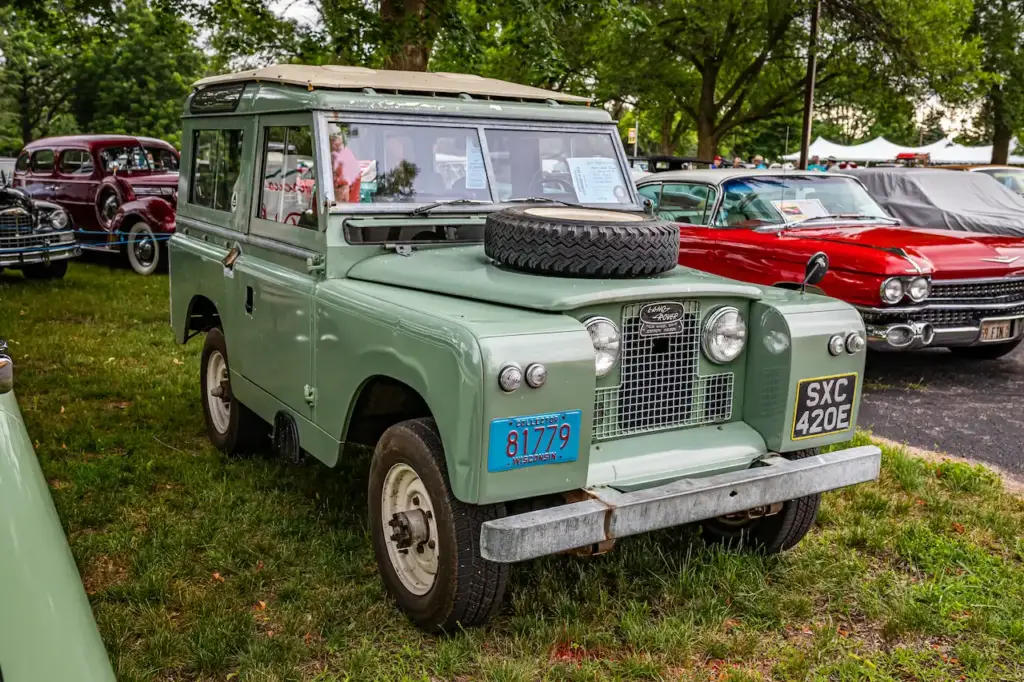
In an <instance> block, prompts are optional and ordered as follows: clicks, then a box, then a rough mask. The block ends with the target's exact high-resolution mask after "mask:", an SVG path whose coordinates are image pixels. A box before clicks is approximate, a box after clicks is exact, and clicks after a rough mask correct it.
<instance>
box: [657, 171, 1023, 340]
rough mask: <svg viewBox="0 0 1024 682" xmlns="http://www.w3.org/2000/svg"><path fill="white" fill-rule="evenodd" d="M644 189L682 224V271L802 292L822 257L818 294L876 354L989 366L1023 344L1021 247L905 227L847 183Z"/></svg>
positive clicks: (713, 181) (694, 177) (787, 179)
mask: <svg viewBox="0 0 1024 682" xmlns="http://www.w3.org/2000/svg"><path fill="white" fill-rule="evenodd" d="M897 172H900V173H906V172H913V171H905V170H904V171H897ZM936 172H938V173H942V171H936ZM946 175H947V176H948V177H950V178H955V177H957V176H955V175H953V174H952V173H946ZM986 180H987V179H986ZM637 184H638V187H639V191H640V194H642V195H644V196H645V197H647V198H649V199H650V200H651V201H652V202H653V203H654V210H655V213H656V214H657V215H658V216H659V217H662V218H665V219H667V220H673V221H675V222H677V223H680V224H681V227H680V234H681V238H680V251H679V262H680V264H682V265H688V266H690V267H694V268H699V269H702V270H707V271H710V272H714V273H716V274H719V275H724V276H726V277H732V278H734V279H738V280H743V281H747V282H756V283H758V284H771V285H776V286H781V287H785V288H798V287H799V286H800V281H801V278H802V277H803V272H804V263H806V262H807V258H808V257H809V256H810V255H812V254H814V253H816V252H818V251H823V252H825V253H826V254H827V255H828V257H829V260H830V269H829V271H828V274H827V275H826V276H825V278H824V279H823V280H822V281H821V283H820V284H818V285H817V287H815V291H820V292H822V293H825V294H827V295H829V296H834V297H836V298H841V299H843V300H844V301H848V302H850V303H852V304H853V305H854V306H856V308H857V310H859V311H860V314H861V316H862V317H863V319H864V322H865V324H866V326H867V334H868V341H869V343H870V345H871V347H872V348H875V349H881V350H890V349H893V350H899V349H908V348H923V347H927V346H942V347H947V348H949V349H950V350H952V351H953V352H954V353H957V354H959V355H963V356H965V357H970V358H980V359H990V358H998V357H1001V356H1003V355H1006V354H1007V353H1009V352H1010V351H1012V350H1013V349H1014V348H1016V347H1017V345H1019V344H1020V342H1021V338H1022V334H1024V239H1021V238H1016V237H1006V236H999V235H985V234H968V233H965V232H955V231H951V230H927V229H911V228H908V227H906V226H903V225H901V224H900V222H899V221H898V220H896V219H894V218H892V217H890V216H889V215H888V214H887V213H886V211H885V210H884V209H883V208H882V207H881V206H879V204H878V203H877V202H876V201H875V200H874V199H872V198H871V195H870V194H868V192H867V190H865V188H864V186H863V185H861V184H860V183H859V182H858V181H857V180H856V179H854V178H853V177H850V176H849V175H846V174H844V173H833V172H829V173H827V174H826V173H814V172H799V171H797V172H782V171H753V170H728V169H727V170H719V171H677V172H671V173H658V174H654V175H650V176H647V177H645V178H642V179H641V180H640V181H639V182H638V183H637ZM997 189H999V191H1000V192H1003V193H1006V192H1005V191H1004V190H1003V189H1001V188H998V187H997ZM1006 194H1008V193H1006Z"/></svg>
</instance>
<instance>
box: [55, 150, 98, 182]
mask: <svg viewBox="0 0 1024 682" xmlns="http://www.w3.org/2000/svg"><path fill="white" fill-rule="evenodd" d="M60 172H61V175H79V176H89V175H92V154H90V153H89V152H87V151H86V150H84V149H66V150H64V151H63V152H61V155H60Z"/></svg>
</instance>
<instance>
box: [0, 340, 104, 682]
mask: <svg viewBox="0 0 1024 682" xmlns="http://www.w3.org/2000/svg"><path fill="white" fill-rule="evenodd" d="M13 387H14V366H13V363H12V361H11V358H10V356H9V355H7V346H6V344H5V343H4V342H3V341H0V519H2V520H3V525H2V530H0V604H2V607H0V680H4V681H5V682H37V681H38V682H43V681H44V680H47V681H49V680H69V681H70V680H75V681H76V682H113V681H114V673H113V670H112V669H111V667H110V661H109V660H108V658H107V653H106V651H105V650H104V648H103V641H102V640H101V639H100V633H99V631H98V630H97V629H96V621H95V620H94V619H93V615H92V611H91V609H90V607H89V599H88V598H87V597H86V595H85V589H84V588H83V587H82V581H81V578H80V577H79V575H78V569H77V568H76V567H75V560H74V557H72V556H71V550H70V549H68V543H67V539H66V538H65V537H64V530H63V529H62V528H61V525H60V519H58V518H57V511H56V510H55V509H54V508H53V501H52V500H51V499H50V490H49V487H48V485H47V483H46V479H45V478H43V472H42V470H41V468H40V467H39V461H38V460H37V459H36V453H35V450H34V449H33V448H32V440H31V438H29V435H28V432H27V431H26V430H25V422H24V421H23V420H22V417H21V412H20V411H19V409H18V402H17V400H15V397H14V393H13Z"/></svg>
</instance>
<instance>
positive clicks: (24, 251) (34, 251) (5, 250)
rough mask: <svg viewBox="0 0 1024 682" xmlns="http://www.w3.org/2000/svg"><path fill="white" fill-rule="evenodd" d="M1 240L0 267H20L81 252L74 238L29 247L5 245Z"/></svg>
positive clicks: (72, 256) (70, 256)
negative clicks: (68, 240) (62, 241)
mask: <svg viewBox="0 0 1024 682" xmlns="http://www.w3.org/2000/svg"><path fill="white" fill-rule="evenodd" d="M3 241H4V240H2V239H0V268H20V267H22V266H25V265H35V264H37V263H49V262H50V261H55V260H64V259H67V258H75V257H76V256H80V255H81V254H82V250H81V248H79V246H78V244H77V243H76V242H75V241H74V239H72V240H71V241H70V242H65V243H57V244H50V245H47V246H31V247H5V246H4V243H3Z"/></svg>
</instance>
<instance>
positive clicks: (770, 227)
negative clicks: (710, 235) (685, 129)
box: [709, 171, 895, 231]
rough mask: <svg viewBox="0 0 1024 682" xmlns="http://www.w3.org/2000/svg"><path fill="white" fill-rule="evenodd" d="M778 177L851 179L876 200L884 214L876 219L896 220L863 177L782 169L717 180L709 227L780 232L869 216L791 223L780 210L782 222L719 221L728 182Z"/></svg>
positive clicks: (848, 221)
mask: <svg viewBox="0 0 1024 682" xmlns="http://www.w3.org/2000/svg"><path fill="white" fill-rule="evenodd" d="M777 178H786V179H791V180H804V179H808V178H809V179H811V180H817V179H818V178H821V179H825V180H827V181H829V182H832V181H846V182H852V183H853V184H855V185H856V186H857V187H859V188H860V189H861V191H863V192H864V194H865V195H866V196H867V197H868V198H869V199H871V201H872V202H874V204H875V206H877V207H878V209H879V210H880V211H881V213H882V215H881V216H880V217H874V218H873V219H877V220H886V221H891V220H895V219H894V218H893V217H892V216H891V215H889V212H888V211H887V210H886V209H885V207H884V206H882V204H881V203H879V201H878V200H877V199H875V198H874V197H873V196H871V193H870V192H869V191H868V188H867V187H865V186H864V183H862V182H861V181H860V180H858V179H857V178H856V177H854V176H852V175H846V174H844V173H831V174H826V173H822V172H807V171H795V172H792V173H786V172H783V171H779V172H775V173H750V174H738V175H734V176H730V177H728V178H723V179H722V180H721V181H720V182H719V183H718V186H719V189H720V192H719V196H718V200H717V201H716V202H715V207H714V215H713V218H712V222H710V223H709V227H714V228H718V229H725V230H765V231H777V230H785V229H789V228H793V229H801V227H821V226H822V225H828V224H850V225H856V224H863V223H864V222H865V221H866V220H867V218H863V219H842V218H832V219H831V221H829V220H827V219H826V218H824V217H822V218H820V219H817V220H812V221H811V222H809V223H807V224H802V223H801V222H799V221H796V222H788V221H786V220H785V218H784V217H783V216H782V215H781V213H780V217H782V222H778V223H762V224H761V225H729V224H727V223H726V222H722V221H720V220H719V214H720V213H721V209H722V205H723V204H724V203H725V194H726V192H725V185H726V184H728V183H730V182H734V181H747V180H755V181H757V180H763V179H777ZM776 210H778V209H776Z"/></svg>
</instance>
